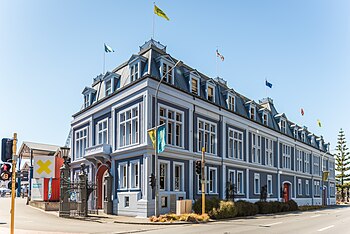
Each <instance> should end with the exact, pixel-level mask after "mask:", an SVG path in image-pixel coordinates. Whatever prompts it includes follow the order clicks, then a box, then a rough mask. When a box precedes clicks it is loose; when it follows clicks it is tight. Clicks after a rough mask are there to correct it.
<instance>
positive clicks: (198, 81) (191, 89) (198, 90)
mask: <svg viewBox="0 0 350 234" xmlns="http://www.w3.org/2000/svg"><path fill="white" fill-rule="evenodd" d="M192 80H196V81H197V93H195V92H193V84H192ZM190 92H191V93H192V94H194V95H197V96H200V78H198V77H196V76H194V75H192V74H190Z"/></svg>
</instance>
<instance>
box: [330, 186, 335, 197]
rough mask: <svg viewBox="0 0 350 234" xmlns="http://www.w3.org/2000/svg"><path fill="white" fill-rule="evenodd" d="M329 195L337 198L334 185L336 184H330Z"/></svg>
mask: <svg viewBox="0 0 350 234" xmlns="http://www.w3.org/2000/svg"><path fill="white" fill-rule="evenodd" d="M329 195H330V196H332V197H333V196H335V185H334V183H330V184H329Z"/></svg>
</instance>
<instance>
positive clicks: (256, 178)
mask: <svg viewBox="0 0 350 234" xmlns="http://www.w3.org/2000/svg"><path fill="white" fill-rule="evenodd" d="M256 182H257V184H256ZM256 189H258V190H256ZM254 194H255V195H258V194H260V174H259V173H254Z"/></svg>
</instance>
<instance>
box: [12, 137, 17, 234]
mask: <svg viewBox="0 0 350 234" xmlns="http://www.w3.org/2000/svg"><path fill="white" fill-rule="evenodd" d="M16 151H17V133H14V134H13V146H12V181H11V183H12V187H11V197H12V198H11V234H14V233H15V195H16V194H15V193H16V192H15V189H16V188H15V187H16V162H17V155H16Z"/></svg>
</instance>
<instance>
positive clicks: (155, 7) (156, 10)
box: [154, 5, 170, 20]
mask: <svg viewBox="0 0 350 234" xmlns="http://www.w3.org/2000/svg"><path fill="white" fill-rule="evenodd" d="M154 14H156V15H158V16H160V17H162V18H164V19H166V20H170V19H169V18H168V16H167V15H166V14H165V13H164V12H163V11H162V10H161V9H159V7H157V6H156V5H154Z"/></svg>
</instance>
